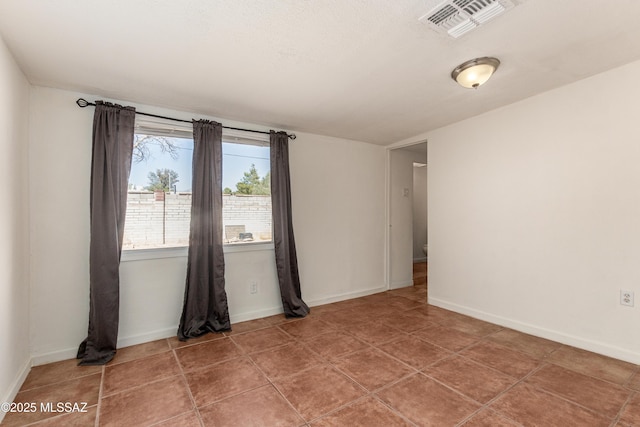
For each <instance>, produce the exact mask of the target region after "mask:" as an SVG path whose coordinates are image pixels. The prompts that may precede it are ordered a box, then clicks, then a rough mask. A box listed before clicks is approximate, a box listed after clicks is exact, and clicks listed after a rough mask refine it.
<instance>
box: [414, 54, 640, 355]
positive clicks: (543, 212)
mask: <svg viewBox="0 0 640 427" xmlns="http://www.w3.org/2000/svg"><path fill="white" fill-rule="evenodd" d="M638 75H640V62H634V63H632V64H629V65H626V66H624V67H621V68H618V69H614V70H611V71H609V72H605V73H603V74H600V75H597V76H594V77H591V78H589V79H585V80H582V81H579V82H576V83H574V84H571V85H568V86H565V87H562V88H559V89H556V90H553V91H550V92H547V93H544V94H541V95H539V96H536V97H532V98H529V99H527V100H524V101H522V102H519V103H516V104H513V105H511V106H508V107H505V108H502V109H499V110H495V111H492V112H489V113H486V114H484V115H482V116H478V117H475V118H471V119H469V120H465V121H463V122H459V123H456V124H453V125H451V126H447V127H444V128H441V129H438V130H436V131H433V132H429V133H427V134H425V135H420V136H417V137H416V138H415V139H416V140H418V139H423V138H424V137H425V136H426V137H427V138H428V140H429V145H428V158H429V170H428V175H429V181H428V189H429V208H428V209H429V300H430V302H431V303H433V304H436V305H440V306H443V307H447V308H452V309H454V310H457V311H460V312H464V313H468V314H471V315H474V316H476V317H479V318H484V319H487V320H490V321H494V322H497V323H501V324H504V325H508V326H511V327H514V328H516V329H520V330H523V331H527V332H531V333H533V334H536V335H540V336H544V337H548V338H551V339H556V340H558V341H561V342H565V343H568V344H572V345H576V346H578V347H582V348H585V349H589V350H593V351H597V352H600V353H603V354H607V355H611V356H614V357H618V358H621V359H624V360H628V361H631V362H633V363H640V333H638V331H639V329H638V325H640V300H638V301H636V307H633V308H630V307H623V306H621V305H620V304H619V291H620V289H628V290H631V291H634V292H635V294H636V296H638V297H640V262H639V260H640V244H639V243H638V242H640V132H639V130H640V127H639V124H638V123H639V120H638V117H639V116H638V113H639V111H640V86H638V84H637V76H638ZM480 90H484V89H480ZM487 90H496V88H495V87H492V88H489V87H487ZM469 95H470V96H473V93H472V92H470V93H469Z"/></svg>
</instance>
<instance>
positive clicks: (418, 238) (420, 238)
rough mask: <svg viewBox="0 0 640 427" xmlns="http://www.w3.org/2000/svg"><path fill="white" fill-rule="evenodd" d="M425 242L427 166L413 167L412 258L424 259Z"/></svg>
mask: <svg viewBox="0 0 640 427" xmlns="http://www.w3.org/2000/svg"><path fill="white" fill-rule="evenodd" d="M425 243H427V166H423V167H414V168H413V260H414V261H422V260H424V259H425V256H424V252H422V247H423V245H424V244H425Z"/></svg>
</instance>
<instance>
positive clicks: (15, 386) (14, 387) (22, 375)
mask: <svg viewBox="0 0 640 427" xmlns="http://www.w3.org/2000/svg"><path fill="white" fill-rule="evenodd" d="M31 366H32V363H31V359H28V360H27V361H26V362H25V363H24V364H23V365H22V368H21V369H20V371H19V372H18V375H17V376H16V378H15V379H14V380H13V382H12V383H11V385H10V386H9V390H7V391H6V392H5V394H4V396H2V398H0V403H3V402H13V399H15V398H16V395H17V394H18V392H19V391H20V387H22V384H23V383H24V380H26V379H27V375H29V371H30V370H31ZM5 415H6V412H4V411H0V423H1V422H2V419H3V418H4V416H5Z"/></svg>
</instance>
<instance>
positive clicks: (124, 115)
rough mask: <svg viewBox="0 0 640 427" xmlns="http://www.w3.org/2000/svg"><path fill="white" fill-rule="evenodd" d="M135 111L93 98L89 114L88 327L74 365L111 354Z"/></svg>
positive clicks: (93, 362)
mask: <svg viewBox="0 0 640 427" xmlns="http://www.w3.org/2000/svg"><path fill="white" fill-rule="evenodd" d="M134 123H135V109H134V108H133V107H122V106H120V105H114V104H111V103H108V102H103V101H96V109H95V113H94V116H93V146H92V158H91V195H90V232H91V242H90V246H89V292H90V294H89V329H88V334H87V338H86V339H85V340H84V341H83V342H82V343H81V344H80V347H79V349H78V354H77V358H78V359H82V360H81V361H80V363H79V364H80V365H103V364H105V363H107V362H109V361H110V360H111V359H113V356H115V354H116V343H117V340H118V322H119V310H120V255H121V253H122V240H123V235H124V219H125V214H126V209H127V183H128V180H129V172H130V170H131V155H132V151H133V133H134Z"/></svg>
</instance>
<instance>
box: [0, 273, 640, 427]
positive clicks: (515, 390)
mask: <svg viewBox="0 0 640 427" xmlns="http://www.w3.org/2000/svg"><path fill="white" fill-rule="evenodd" d="M425 278H426V274H425ZM425 281H426V280H425ZM639 369H640V367H639V366H637V365H633V364H630V363H626V362H622V361H619V360H615V359H611V358H608V357H604V356H601V355H597V354H594V353H589V352H586V351H583V350H578V349H575V348H572V347H568V346H565V345H561V344H559V343H555V342H552V341H548V340H544V339H541V338H536V337H533V336H531V335H526V334H523V333H520V332H517V331H514V330H510V329H505V328H503V327H500V326H497V325H493V324H490V323H486V322H483V321H480V320H477V319H473V318H470V317H467V316H463V315H460V314H457V313H453V312H450V311H447V310H443V309H441V308H438V307H435V306H431V305H428V304H427V303H426V284H420V285H418V286H414V287H411V288H405V289H401V290H396V291H390V292H385V293H381V294H376V295H371V296H367V297H363V298H358V299H354V300H349V301H343V302H339V303H335V304H329V305H325V306H320V307H314V308H313V309H312V312H311V314H310V315H309V316H308V317H307V318H305V319H299V320H290V319H285V318H284V317H282V316H272V317H269V318H265V319H258V320H254V321H250V322H244V323H240V324H236V325H233V332H230V333H224V334H209V335H207V336H204V337H201V338H199V339H196V340H192V341H189V342H186V343H183V342H180V341H178V340H177V339H175V338H170V339H163V340H158V341H154V342H150V343H146V344H141V345H137V346H132V347H127V348H123V349H121V350H119V351H118V354H117V356H116V358H115V359H114V360H113V361H112V362H110V363H109V364H108V365H107V366H104V367H78V366H77V365H76V361H75V360H68V361H63V362H58V363H52V364H49V365H44V366H37V367H35V368H33V369H32V370H31V373H30V374H29V376H28V377H27V380H26V381H25V383H24V385H23V387H22V389H21V391H20V392H19V393H18V396H17V397H16V402H86V403H87V407H88V412H86V413H79V414H78V413H76V414H62V415H61V414H55V413H47V412H35V413H22V414H17V413H9V414H7V416H6V418H5V419H4V421H3V423H2V425H3V426H5V425H6V426H18V425H35V426H38V427H43V426H92V425H99V426H152V425H153V426H313V427H316V426H385V427H386V426H456V425H465V426H522V425H524V426H529V425H531V426H634V425H636V426H638V425H640V372H639Z"/></svg>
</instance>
